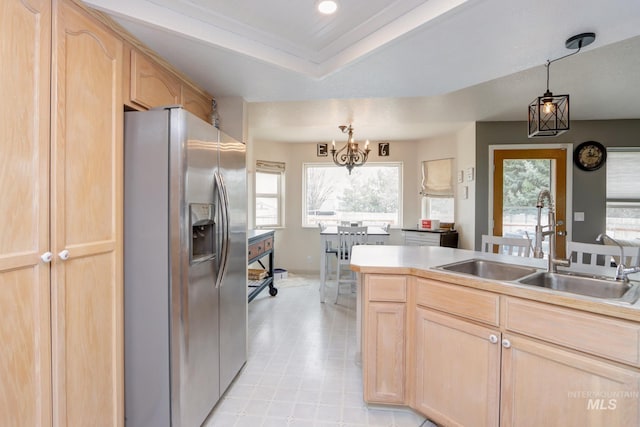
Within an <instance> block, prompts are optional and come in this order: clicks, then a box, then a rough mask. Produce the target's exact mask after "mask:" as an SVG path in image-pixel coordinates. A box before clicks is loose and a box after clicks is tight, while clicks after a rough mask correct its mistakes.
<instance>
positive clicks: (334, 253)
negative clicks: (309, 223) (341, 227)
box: [318, 222, 338, 279]
mask: <svg viewBox="0 0 640 427" xmlns="http://www.w3.org/2000/svg"><path fill="white" fill-rule="evenodd" d="M318 228H320V232H323V231H324V230H325V229H326V228H327V225H326V224H325V223H323V222H319V223H318ZM324 256H325V269H324V271H325V277H326V278H327V279H328V278H329V277H330V275H331V264H332V260H333V259H338V249H337V248H334V247H333V245H332V244H331V242H330V241H327V242H326V243H325V247H324Z"/></svg>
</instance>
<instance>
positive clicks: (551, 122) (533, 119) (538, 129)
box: [529, 33, 596, 138]
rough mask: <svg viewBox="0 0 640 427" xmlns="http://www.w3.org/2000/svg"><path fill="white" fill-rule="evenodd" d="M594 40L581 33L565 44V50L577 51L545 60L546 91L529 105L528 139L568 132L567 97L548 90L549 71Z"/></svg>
mask: <svg viewBox="0 0 640 427" xmlns="http://www.w3.org/2000/svg"><path fill="white" fill-rule="evenodd" d="M595 39H596V34H595V33H582V34H578V35H575V36H573V37H570V38H569V39H567V41H566V42H565V46H566V47H567V49H577V50H576V51H575V52H572V53H570V54H568V55H565V56H562V57H560V58H557V59H554V60H551V61H549V60H547V63H546V64H545V68H546V69H547V90H546V92H545V93H544V94H543V95H542V96H539V97H537V98H536V99H534V100H533V102H532V103H531V104H529V138H534V137H544V136H558V135H560V134H563V133H564V132H566V131H568V130H569V95H554V94H553V93H552V92H551V91H550V90H549V69H550V68H551V64H552V63H553V62H556V61H559V60H561V59H564V58H566V57H568V56H571V55H575V54H576V53H578V52H580V49H582V48H583V47H585V46H588V45H590V44H591V43H593V41H594V40H595Z"/></svg>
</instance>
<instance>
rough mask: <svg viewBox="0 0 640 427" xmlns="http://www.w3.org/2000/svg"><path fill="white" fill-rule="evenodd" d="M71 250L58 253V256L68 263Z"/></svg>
mask: <svg viewBox="0 0 640 427" xmlns="http://www.w3.org/2000/svg"><path fill="white" fill-rule="evenodd" d="M69 255H70V254H69V250H68V249H65V250H63V251H61V252H60V253H58V256H59V257H60V259H61V260H63V261H66V260H68V259H69Z"/></svg>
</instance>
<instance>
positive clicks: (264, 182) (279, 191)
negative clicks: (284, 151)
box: [255, 160, 284, 227]
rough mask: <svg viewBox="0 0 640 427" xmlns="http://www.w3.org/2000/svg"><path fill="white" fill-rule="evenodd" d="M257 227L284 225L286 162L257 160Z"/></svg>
mask: <svg viewBox="0 0 640 427" xmlns="http://www.w3.org/2000/svg"><path fill="white" fill-rule="evenodd" d="M255 188H256V208H255V215H256V217H255V224H256V227H283V226H284V213H283V206H284V201H283V198H284V196H283V195H284V163H280V162H268V161H264V160H258V161H256V187H255Z"/></svg>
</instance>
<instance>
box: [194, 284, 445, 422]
mask: <svg viewBox="0 0 640 427" xmlns="http://www.w3.org/2000/svg"><path fill="white" fill-rule="evenodd" d="M309 279H310V284H309V285H308V286H296V287H282V288H280V289H279V292H278V295H277V296H276V297H270V296H269V295H268V293H267V292H266V291H263V292H262V293H261V294H260V295H259V296H258V297H257V298H256V299H254V300H253V301H252V302H251V303H250V304H249V357H248V361H247V364H246V365H245V367H244V369H243V370H242V371H241V372H240V374H239V375H238V377H237V378H236V380H235V381H234V383H233V384H232V385H231V387H230V388H229V390H228V391H227V393H226V394H225V396H224V397H223V398H222V400H221V401H220V402H219V403H218V405H217V406H216V408H215V409H214V410H213V412H212V414H211V415H210V417H209V419H208V420H207V422H205V424H204V427H287V426H290V427H338V426H340V427H364V426H368V427H374V426H375V427H419V426H434V425H433V424H431V423H430V422H429V421H425V419H424V417H421V416H418V415H416V414H415V413H413V412H411V411H410V410H402V409H395V410H393V409H388V408H372V407H367V406H366V405H365V404H364V402H363V400H362V373H361V368H360V366H359V365H358V364H356V362H355V354H356V331H355V328H356V310H355V306H356V298H355V295H349V294H344V293H341V294H340V301H339V303H338V304H334V303H333V299H332V298H331V295H332V294H333V295H335V293H333V292H335V290H334V289H335V288H334V287H332V288H330V289H329V290H328V295H327V303H325V304H320V302H319V296H318V279H317V278H313V277H310V278H309ZM276 286H277V285H276ZM334 298H335V297H334Z"/></svg>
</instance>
